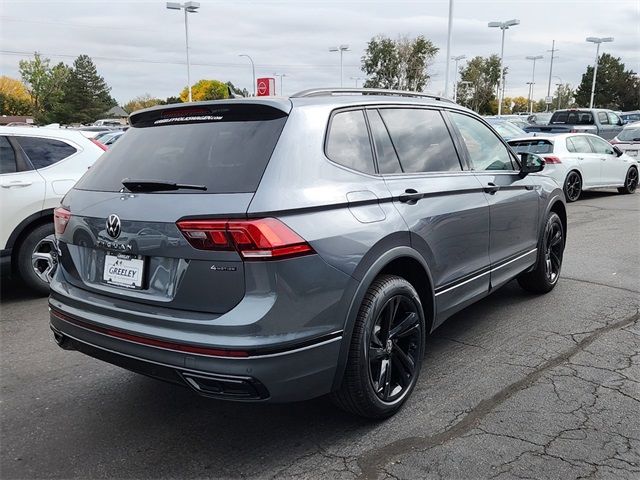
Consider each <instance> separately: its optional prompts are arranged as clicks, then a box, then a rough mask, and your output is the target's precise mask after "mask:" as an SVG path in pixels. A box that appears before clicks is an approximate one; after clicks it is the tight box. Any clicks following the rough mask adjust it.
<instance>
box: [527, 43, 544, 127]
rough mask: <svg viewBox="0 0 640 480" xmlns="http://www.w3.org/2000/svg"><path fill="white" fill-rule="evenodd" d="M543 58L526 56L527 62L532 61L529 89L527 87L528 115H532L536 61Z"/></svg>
mask: <svg viewBox="0 0 640 480" xmlns="http://www.w3.org/2000/svg"><path fill="white" fill-rule="evenodd" d="M541 58H544V57H543V56H542V55H535V56H527V57H526V59H527V60H533V72H532V73H531V87H529V114H532V113H533V86H534V85H535V84H536V60H540V59H541Z"/></svg>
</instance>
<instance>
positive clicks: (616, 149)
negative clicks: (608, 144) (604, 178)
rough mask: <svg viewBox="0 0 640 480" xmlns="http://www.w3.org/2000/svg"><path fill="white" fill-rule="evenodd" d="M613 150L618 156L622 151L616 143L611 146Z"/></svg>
mask: <svg viewBox="0 0 640 480" xmlns="http://www.w3.org/2000/svg"><path fill="white" fill-rule="evenodd" d="M613 151H614V152H615V154H616V157H620V156H621V155H622V154H623V153H624V152H623V151H622V150H620V147H618V146H617V145H614V146H613Z"/></svg>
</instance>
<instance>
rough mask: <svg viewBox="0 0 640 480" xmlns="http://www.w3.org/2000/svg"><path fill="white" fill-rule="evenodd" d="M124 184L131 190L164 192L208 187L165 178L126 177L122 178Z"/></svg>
mask: <svg viewBox="0 0 640 480" xmlns="http://www.w3.org/2000/svg"><path fill="white" fill-rule="evenodd" d="M122 185H124V186H125V187H126V188H127V190H129V191H130V192H162V191H170V190H203V191H205V190H206V189H207V187H205V186H204V185H189V184H186V183H173V182H165V181H163V180H133V179H131V178H125V179H123V180H122Z"/></svg>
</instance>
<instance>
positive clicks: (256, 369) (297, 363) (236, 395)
mask: <svg viewBox="0 0 640 480" xmlns="http://www.w3.org/2000/svg"><path fill="white" fill-rule="evenodd" d="M82 322H83V319H78V318H72V317H69V316H67V315H66V314H63V313H62V312H59V311H58V310H56V309H52V310H51V316H50V326H51V329H52V330H53V332H54V336H55V337H56V341H57V342H58V344H59V345H60V346H62V347H63V348H68V349H73V350H78V351H80V352H82V353H85V354H87V355H90V356H92V357H94V358H97V359H99V360H103V361H106V362H108V363H111V364H114V365H117V366H120V367H123V368H126V369H128V370H131V371H134V372H137V373H141V374H144V375H147V376H150V377H154V378H157V379H160V380H164V381H168V382H171V383H174V384H178V385H182V386H187V387H190V388H192V389H193V390H194V391H195V392H196V393H198V394H200V395H203V396H207V397H214V398H219V399H225V400H235V401H258V402H265V401H270V402H291V401H300V400H307V399H311V398H315V397H318V396H321V395H324V394H327V393H329V392H330V390H331V386H332V382H333V379H334V375H335V372H336V366H337V361H338V354H339V351H340V343H341V340H342V336H341V335H340V334H338V335H336V336H334V337H332V338H328V339H318V340H319V341H318V342H316V343H312V344H306V345H304V346H301V347H298V348H295V347H293V348H291V349H289V350H286V351H280V352H277V353H267V354H255V355H251V356H248V357H243V358H227V357H218V356H212V355H202V354H194V353H183V352H178V351H174V350H169V349H165V348H159V347H154V346H151V345H142V344H139V343H136V342H134V341H128V340H125V339H122V338H117V337H114V336H112V335H109V334H108V332H106V331H102V332H101V331H96V330H93V329H91V328H87V326H88V325H89V323H87V324H86V325H84V326H82Z"/></svg>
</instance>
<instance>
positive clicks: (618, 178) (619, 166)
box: [589, 136, 630, 185]
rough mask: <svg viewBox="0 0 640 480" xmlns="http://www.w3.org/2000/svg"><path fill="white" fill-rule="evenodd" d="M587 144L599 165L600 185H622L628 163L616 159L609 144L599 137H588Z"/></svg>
mask: <svg viewBox="0 0 640 480" xmlns="http://www.w3.org/2000/svg"><path fill="white" fill-rule="evenodd" d="M589 142H590V143H591V146H592V147H593V151H594V152H595V154H596V156H597V158H598V161H599V163H600V180H601V185H623V184H624V180H625V177H626V175H627V169H628V168H629V165H630V163H629V162H626V161H625V159H624V158H623V157H618V156H617V155H616V153H615V151H614V150H613V147H612V146H611V144H610V143H609V142H607V141H605V140H602V139H601V138H600V137H595V136H590V137H589Z"/></svg>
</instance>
